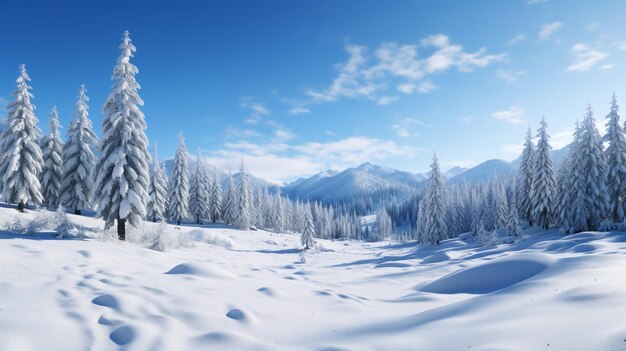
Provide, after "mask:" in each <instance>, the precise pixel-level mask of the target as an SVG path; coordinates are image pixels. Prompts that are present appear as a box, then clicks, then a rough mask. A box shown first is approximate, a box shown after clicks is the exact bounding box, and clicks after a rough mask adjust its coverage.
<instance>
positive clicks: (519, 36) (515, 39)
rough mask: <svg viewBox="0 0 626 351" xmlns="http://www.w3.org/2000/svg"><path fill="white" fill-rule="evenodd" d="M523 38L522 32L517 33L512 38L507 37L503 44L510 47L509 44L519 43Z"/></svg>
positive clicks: (524, 37)
mask: <svg viewBox="0 0 626 351" xmlns="http://www.w3.org/2000/svg"><path fill="white" fill-rule="evenodd" d="M524 40H526V36H525V35H524V34H517V35H516V36H514V37H512V38H509V39H508V40H507V41H506V42H505V43H504V46H506V47H511V46H514V45H516V44H519V43H521V42H523V41H524Z"/></svg>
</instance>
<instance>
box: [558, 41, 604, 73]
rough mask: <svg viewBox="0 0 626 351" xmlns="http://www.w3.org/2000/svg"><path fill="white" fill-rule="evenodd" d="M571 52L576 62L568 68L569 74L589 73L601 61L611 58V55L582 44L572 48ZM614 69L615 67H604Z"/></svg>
mask: <svg viewBox="0 0 626 351" xmlns="http://www.w3.org/2000/svg"><path fill="white" fill-rule="evenodd" d="M570 51H571V53H572V55H573V57H574V61H573V62H572V64H570V65H569V66H568V67H567V68H566V71H569V72H581V71H589V70H590V69H592V68H594V67H595V66H596V65H597V64H598V63H599V62H600V61H602V60H604V59H606V58H607V57H609V54H607V53H605V52H602V51H599V50H596V49H593V48H590V47H589V46H587V45H585V44H580V43H579V44H576V45H574V46H572V49H571V50H570ZM605 66H606V65H605ZM612 67H613V66H609V67H604V69H607V68H612Z"/></svg>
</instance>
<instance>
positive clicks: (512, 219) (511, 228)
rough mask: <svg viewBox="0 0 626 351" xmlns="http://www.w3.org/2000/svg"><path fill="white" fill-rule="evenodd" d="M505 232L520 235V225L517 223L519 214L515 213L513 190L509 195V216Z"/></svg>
mask: <svg viewBox="0 0 626 351" xmlns="http://www.w3.org/2000/svg"><path fill="white" fill-rule="evenodd" d="M506 232H507V233H508V234H509V235H511V236H521V235H522V226H521V225H520V223H519V216H518V215H517V203H516V201H515V192H513V193H512V195H511V203H510V204H509V218H508V221H507V223H506Z"/></svg>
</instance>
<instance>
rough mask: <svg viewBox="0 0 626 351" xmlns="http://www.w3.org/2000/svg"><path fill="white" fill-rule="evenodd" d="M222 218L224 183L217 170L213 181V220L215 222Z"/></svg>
mask: <svg viewBox="0 0 626 351" xmlns="http://www.w3.org/2000/svg"><path fill="white" fill-rule="evenodd" d="M221 219H222V185H221V180H220V179H219V176H218V175H217V172H214V174H213V181H212V183H211V220H212V221H213V223H215V222H217V221H219V220H221Z"/></svg>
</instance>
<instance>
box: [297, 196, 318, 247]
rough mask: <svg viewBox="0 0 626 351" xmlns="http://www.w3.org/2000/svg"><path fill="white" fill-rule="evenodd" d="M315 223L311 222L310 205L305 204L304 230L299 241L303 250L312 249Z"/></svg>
mask: <svg viewBox="0 0 626 351" xmlns="http://www.w3.org/2000/svg"><path fill="white" fill-rule="evenodd" d="M314 236H315V225H314V224H313V215H312V214H311V206H310V205H309V204H306V213H305V217H304V231H303V232H302V236H301V237H300V243H301V244H302V248H303V249H304V250H308V249H312V248H313V247H315V240H313V237H314Z"/></svg>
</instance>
